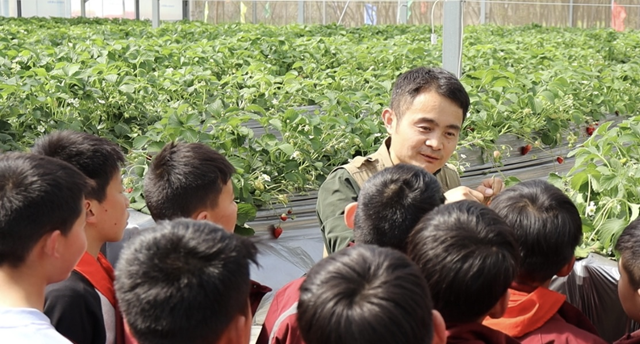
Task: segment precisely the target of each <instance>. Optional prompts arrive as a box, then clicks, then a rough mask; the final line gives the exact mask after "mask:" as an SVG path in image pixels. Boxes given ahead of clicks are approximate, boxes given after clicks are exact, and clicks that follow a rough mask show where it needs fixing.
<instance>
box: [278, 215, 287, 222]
mask: <svg viewBox="0 0 640 344" xmlns="http://www.w3.org/2000/svg"><path fill="white" fill-rule="evenodd" d="M287 219H288V217H287V214H282V215H280V221H287Z"/></svg>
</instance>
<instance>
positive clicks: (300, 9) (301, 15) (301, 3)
mask: <svg viewBox="0 0 640 344" xmlns="http://www.w3.org/2000/svg"><path fill="white" fill-rule="evenodd" d="M298 24H304V0H298Z"/></svg>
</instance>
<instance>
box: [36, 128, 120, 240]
mask: <svg viewBox="0 0 640 344" xmlns="http://www.w3.org/2000/svg"><path fill="white" fill-rule="evenodd" d="M31 152H32V153H34V154H39V155H46V156H49V157H52V158H56V159H59V160H62V161H64V162H67V163H69V164H71V165H73V166H74V167H76V168H77V169H78V170H80V172H82V173H84V175H85V176H87V177H88V178H89V179H91V180H92V181H93V187H92V188H91V189H90V190H89V192H88V193H87V201H88V202H89V205H88V206H89V208H88V211H87V229H88V230H90V231H91V233H88V235H90V236H91V237H92V238H95V239H96V240H97V241H101V242H107V241H119V240H120V239H122V234H123V232H124V228H125V227H126V226H127V219H128V218H129V212H128V211H127V208H128V207H129V199H128V198H127V197H126V196H125V195H124V188H123V186H122V176H121V172H120V171H121V170H120V169H121V166H122V165H123V164H124V161H125V158H124V154H123V153H122V150H121V149H120V147H118V145H116V144H115V143H113V142H111V141H109V140H107V139H105V138H102V137H99V136H96V135H92V134H87V133H82V132H76V131H71V130H64V131H57V132H53V133H51V134H49V135H45V136H43V137H41V138H40V139H39V140H37V141H36V143H35V145H34V146H33V148H32V149H31Z"/></svg>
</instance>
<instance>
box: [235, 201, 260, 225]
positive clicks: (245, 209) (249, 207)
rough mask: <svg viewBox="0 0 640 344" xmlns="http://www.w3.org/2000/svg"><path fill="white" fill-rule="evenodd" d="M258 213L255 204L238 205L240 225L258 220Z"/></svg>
mask: <svg viewBox="0 0 640 344" xmlns="http://www.w3.org/2000/svg"><path fill="white" fill-rule="evenodd" d="M257 213H258V210H257V209H256V207H254V206H253V204H248V203H238V219H237V223H238V224H240V225H244V224H245V223H247V222H249V221H253V220H254V219H255V218H256V214H257Z"/></svg>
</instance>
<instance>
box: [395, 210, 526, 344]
mask: <svg viewBox="0 0 640 344" xmlns="http://www.w3.org/2000/svg"><path fill="white" fill-rule="evenodd" d="M408 250H409V251H408V254H409V258H411V260H413V261H414V262H415V263H416V264H417V265H418V266H419V267H420V269H421V271H422V275H423V276H424V277H425V279H426V280H427V283H428V284H429V290H430V292H431V297H432V299H433V301H434V309H436V310H437V311H439V312H440V313H441V314H442V317H443V318H444V321H445V323H446V326H447V343H449V344H453V343H487V344H488V343H504V344H511V343H518V341H517V340H515V339H513V338H511V337H509V336H508V335H506V334H504V333H502V332H499V331H496V330H493V329H491V328H489V327H486V326H484V325H482V320H483V319H484V318H485V317H487V316H490V317H492V318H499V317H501V316H502V314H503V313H504V311H505V310H506V308H507V302H508V300H509V291H508V288H509V285H511V282H512V281H513V278H514V277H515V275H516V272H517V269H518V246H517V243H516V241H515V237H514V235H513V231H512V230H511V228H509V226H508V225H507V224H506V223H505V222H504V221H503V220H502V219H501V218H500V216H499V215H498V214H496V213H495V212H494V211H493V210H491V209H489V208H487V207H486V206H484V205H482V204H480V203H477V202H473V201H460V202H456V203H449V204H445V205H443V206H441V207H438V208H436V209H435V210H433V211H432V212H430V213H429V214H427V215H426V216H425V217H423V218H422V220H421V221H420V223H418V225H417V226H416V228H415V229H414V231H413V232H412V233H411V236H410V237H409V247H408Z"/></svg>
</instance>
